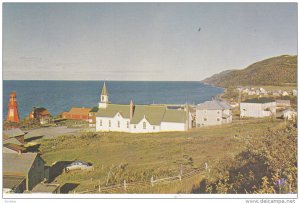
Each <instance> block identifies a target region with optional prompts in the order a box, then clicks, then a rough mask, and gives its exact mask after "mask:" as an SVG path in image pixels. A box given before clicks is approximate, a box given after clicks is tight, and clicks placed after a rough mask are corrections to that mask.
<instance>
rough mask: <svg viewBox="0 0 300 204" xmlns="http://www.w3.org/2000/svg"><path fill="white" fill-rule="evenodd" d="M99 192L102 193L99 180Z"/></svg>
mask: <svg viewBox="0 0 300 204" xmlns="http://www.w3.org/2000/svg"><path fill="white" fill-rule="evenodd" d="M98 191H99V192H101V186H100V180H99V186H98Z"/></svg>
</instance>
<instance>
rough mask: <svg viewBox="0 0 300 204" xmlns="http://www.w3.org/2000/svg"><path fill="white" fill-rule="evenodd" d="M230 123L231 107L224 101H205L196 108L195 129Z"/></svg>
mask: <svg viewBox="0 0 300 204" xmlns="http://www.w3.org/2000/svg"><path fill="white" fill-rule="evenodd" d="M231 122H232V112H231V106H230V105H229V104H228V103H226V102H224V101H219V100H212V101H206V102H204V103H201V104H198V105H197V107H196V127H203V126H210V125H222V124H227V123H231Z"/></svg>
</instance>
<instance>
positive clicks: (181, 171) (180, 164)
mask: <svg viewBox="0 0 300 204" xmlns="http://www.w3.org/2000/svg"><path fill="white" fill-rule="evenodd" d="M180 176H182V164H180Z"/></svg>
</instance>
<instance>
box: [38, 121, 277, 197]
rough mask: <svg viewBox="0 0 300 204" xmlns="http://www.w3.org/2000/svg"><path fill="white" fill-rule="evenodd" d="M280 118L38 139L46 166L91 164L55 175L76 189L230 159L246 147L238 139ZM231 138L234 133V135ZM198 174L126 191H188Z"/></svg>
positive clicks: (274, 125) (258, 132)
mask: <svg viewBox="0 0 300 204" xmlns="http://www.w3.org/2000/svg"><path fill="white" fill-rule="evenodd" d="M282 125H283V123H282V122H281V121H272V120H270V119H260V120H258V119H257V120H253V119H252V120H240V121H235V122H234V123H233V124H230V125H224V126H214V127H204V128H200V129H194V130H191V131H188V132H170V133H155V134H154V133H152V134H129V133H115V132H110V133H98V134H96V135H93V134H90V135H88V136H70V135H68V136H61V137H58V138H55V139H48V140H45V139H44V140H40V142H41V147H40V150H41V152H42V153H43V155H42V157H43V159H44V160H45V161H46V162H47V164H49V165H51V164H52V163H53V162H55V161H70V160H75V159H77V160H83V161H87V162H91V163H92V164H93V166H94V171H78V172H71V173H63V174H61V175H60V176H58V177H57V178H56V181H57V182H58V183H60V184H63V183H66V182H74V183H77V182H79V183H80V185H79V186H78V187H77V188H76V189H75V190H76V191H77V192H78V191H83V190H87V189H91V188H93V187H94V185H98V184H99V182H100V183H101V186H104V185H106V183H107V175H108V172H109V170H110V169H111V168H112V167H113V168H112V170H111V176H110V178H109V180H108V185H113V184H118V183H122V182H123V180H126V181H127V182H135V181H147V182H150V178H151V176H154V177H155V179H157V178H164V177H168V176H173V175H178V174H179V169H180V166H181V165H182V166H183V167H184V171H186V172H187V171H189V170H192V169H193V168H198V167H203V166H204V163H205V162H208V163H209V165H210V166H212V167H213V164H214V162H217V161H219V160H223V159H225V158H228V157H234V156H235V155H237V154H238V153H239V152H241V151H242V150H243V149H244V148H245V145H246V144H245V143H246V140H244V139H243V137H256V136H259V135H261V134H262V133H263V132H264V131H266V130H267V129H268V128H279V127H281V126H282ZM234 136H236V137H235V138H234ZM201 178H202V176H197V178H196V177H195V178H192V179H188V180H186V181H182V182H181V183H180V182H175V183H174V184H171V185H163V186H162V187H160V186H156V187H153V188H151V187H147V188H137V189H132V190H130V192H131V193H177V192H182V193H190V192H191V190H192V187H193V185H199V182H200V180H201Z"/></svg>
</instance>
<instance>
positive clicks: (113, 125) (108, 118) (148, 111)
mask: <svg viewBox="0 0 300 204" xmlns="http://www.w3.org/2000/svg"><path fill="white" fill-rule="evenodd" d="M188 118H189V115H188V108H187V107H182V106H181V107H177V108H176V109H173V108H168V106H167V105H135V104H134V103H133V101H132V100H131V101H130V104H111V103H110V102H109V95H108V91H107V88H106V85H105V83H104V85H103V88H102V92H101V96H100V103H99V106H98V111H97V113H96V131H119V132H131V133H149V132H161V131H185V130H187V129H188V127H189V124H188V123H189V120H188ZM191 118H192V117H191Z"/></svg>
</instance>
